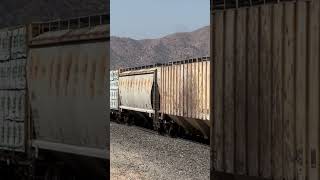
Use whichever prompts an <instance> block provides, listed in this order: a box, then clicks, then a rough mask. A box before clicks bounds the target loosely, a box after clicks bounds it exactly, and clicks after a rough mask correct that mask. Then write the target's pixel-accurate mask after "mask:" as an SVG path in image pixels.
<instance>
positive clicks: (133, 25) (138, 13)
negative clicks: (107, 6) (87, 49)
mask: <svg viewBox="0 0 320 180" xmlns="http://www.w3.org/2000/svg"><path fill="white" fill-rule="evenodd" d="M110 11H111V35H112V36H120V37H130V38H134V39H149V38H159V37H163V36H165V35H168V34H171V33H175V32H189V31H193V30H196V29H198V28H200V27H203V26H207V25H209V24H210V0H111V10H110Z"/></svg>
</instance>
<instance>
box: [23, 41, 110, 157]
mask: <svg viewBox="0 0 320 180" xmlns="http://www.w3.org/2000/svg"><path fill="white" fill-rule="evenodd" d="M108 48H109V42H107V41H99V42H82V43H81V42H79V43H77V44H62V45H51V46H45V47H37V48H31V49H30V50H29V57H28V63H27V70H28V73H27V79H28V89H29V98H30V103H31V109H32V119H33V121H34V127H35V131H36V132H35V133H36V137H35V139H36V140H40V141H46V142H52V143H59V144H66V145H74V146H79V147H88V148H96V149H105V152H107V150H106V149H107V146H108V138H109V129H108V123H109V109H107V110H106V105H107V106H108V105H109V101H108V100H107V98H106V97H107V96H108V94H109V93H108V92H107V91H106V90H105V88H106V85H105V84H106V82H107V81H109V73H107V70H108V67H109V54H108V52H109V51H108ZM87 155H88V156H93V155H92V154H87ZM106 157H107V153H106Z"/></svg>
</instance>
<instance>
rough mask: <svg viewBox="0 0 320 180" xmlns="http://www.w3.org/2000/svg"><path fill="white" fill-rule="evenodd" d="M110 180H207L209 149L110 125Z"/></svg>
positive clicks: (117, 125) (183, 141)
mask: <svg viewBox="0 0 320 180" xmlns="http://www.w3.org/2000/svg"><path fill="white" fill-rule="evenodd" d="M110 132H111V133H110V135H111V138H110V143H111V144H110V148H111V151H110V157H111V179H112V180H163V179H169V180H171V179H175V180H180V179H181V180H189V179H190V180H191V179H192V180H193V179H199V180H206V179H209V176H210V173H209V172H210V167H209V163H210V156H209V155H210V154H209V153H210V148H209V146H205V145H201V144H198V143H193V142H190V141H185V140H182V139H176V138H169V137H164V136H160V135H157V134H153V133H149V132H146V131H143V130H141V129H140V128H137V127H135V126H126V125H120V124H116V123H110Z"/></svg>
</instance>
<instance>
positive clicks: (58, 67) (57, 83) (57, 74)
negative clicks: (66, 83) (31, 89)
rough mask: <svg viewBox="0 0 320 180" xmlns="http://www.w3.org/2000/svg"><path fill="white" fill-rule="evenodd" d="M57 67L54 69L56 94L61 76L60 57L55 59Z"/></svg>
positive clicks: (57, 93)
mask: <svg viewBox="0 0 320 180" xmlns="http://www.w3.org/2000/svg"><path fill="white" fill-rule="evenodd" d="M57 61H58V62H57V69H56V77H57V79H56V95H57V96H59V90H60V78H61V57H59V58H58V59H57Z"/></svg>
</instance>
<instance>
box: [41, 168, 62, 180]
mask: <svg viewBox="0 0 320 180" xmlns="http://www.w3.org/2000/svg"><path fill="white" fill-rule="evenodd" d="M44 179H45V180H62V174H61V171H60V170H59V168H57V167H53V166H50V167H48V168H47V170H46V173H45V178H44Z"/></svg>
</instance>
